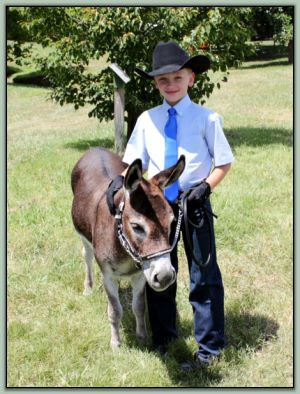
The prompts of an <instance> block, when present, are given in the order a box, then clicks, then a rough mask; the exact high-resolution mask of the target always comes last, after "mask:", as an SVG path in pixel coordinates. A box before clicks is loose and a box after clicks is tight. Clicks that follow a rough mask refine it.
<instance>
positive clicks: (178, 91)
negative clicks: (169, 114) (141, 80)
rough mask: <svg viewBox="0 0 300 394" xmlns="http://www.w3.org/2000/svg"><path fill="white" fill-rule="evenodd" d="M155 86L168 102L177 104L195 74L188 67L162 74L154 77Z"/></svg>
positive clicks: (191, 83) (192, 82) (190, 85)
mask: <svg viewBox="0 0 300 394" xmlns="http://www.w3.org/2000/svg"><path fill="white" fill-rule="evenodd" d="M154 81H155V86H156V87H157V89H158V90H159V92H160V94H161V95H162V96H163V97H164V99H165V100H166V101H167V102H168V103H169V104H170V105H172V106H173V105H175V104H177V103H178V102H179V101H180V100H181V99H182V98H183V97H184V96H185V95H186V94H187V91H188V88H189V87H192V86H193V84H194V81H195V74H194V73H193V71H192V70H190V69H189V68H183V69H182V70H179V71H175V72H173V73H167V74H162V75H159V76H157V77H154Z"/></svg>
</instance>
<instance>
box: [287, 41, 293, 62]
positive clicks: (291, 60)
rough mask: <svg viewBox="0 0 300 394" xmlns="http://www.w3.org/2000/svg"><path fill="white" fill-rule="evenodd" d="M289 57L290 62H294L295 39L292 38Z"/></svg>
mask: <svg viewBox="0 0 300 394" xmlns="http://www.w3.org/2000/svg"><path fill="white" fill-rule="evenodd" d="M288 51H289V54H288V59H289V63H290V64H292V63H293V62H294V40H290V41H289V43H288Z"/></svg>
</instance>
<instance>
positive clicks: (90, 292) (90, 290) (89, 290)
mask: <svg viewBox="0 0 300 394" xmlns="http://www.w3.org/2000/svg"><path fill="white" fill-rule="evenodd" d="M82 294H83V295H84V296H85V297H88V296H90V295H92V294H93V290H92V288H91V287H86V288H85V289H84V290H83V293H82Z"/></svg>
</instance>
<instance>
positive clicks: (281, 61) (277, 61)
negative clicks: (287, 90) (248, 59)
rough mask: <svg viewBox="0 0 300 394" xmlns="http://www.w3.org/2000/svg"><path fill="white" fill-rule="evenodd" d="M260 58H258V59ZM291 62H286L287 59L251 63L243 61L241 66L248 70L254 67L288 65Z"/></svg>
mask: <svg viewBox="0 0 300 394" xmlns="http://www.w3.org/2000/svg"><path fill="white" fill-rule="evenodd" d="M259 60H260V59H259ZM290 65H291V64H290V63H289V62H288V60H276V61H274V60H273V61H267V62H265V63H261V64H257V63H255V64H251V65H249V66H248V65H247V63H245V64H244V65H243V66H242V69H243V70H250V69H255V68H266V67H275V66H290Z"/></svg>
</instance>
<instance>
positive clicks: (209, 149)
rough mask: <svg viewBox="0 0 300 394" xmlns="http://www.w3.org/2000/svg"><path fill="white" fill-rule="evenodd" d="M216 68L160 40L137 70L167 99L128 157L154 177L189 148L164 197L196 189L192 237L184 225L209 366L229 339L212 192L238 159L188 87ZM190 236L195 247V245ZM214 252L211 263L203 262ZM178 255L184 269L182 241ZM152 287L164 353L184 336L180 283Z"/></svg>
mask: <svg viewBox="0 0 300 394" xmlns="http://www.w3.org/2000/svg"><path fill="white" fill-rule="evenodd" d="M209 67H210V61H209V59H208V58H207V57H206V56H202V55H198V56H194V57H192V58H189V56H188V55H187V53H186V52H185V51H184V50H183V49H182V48H181V47H180V46H179V45H177V44H176V43H175V42H172V41H170V42H166V43H165V42H160V43H158V45H157V46H156V47H155V49H154V52H153V70H152V71H151V72H145V71H143V70H141V69H137V72H138V73H139V74H140V75H141V76H143V77H147V78H151V79H154V83H155V86H156V88H157V89H158V90H159V92H160V94H161V95H162V96H163V98H164V101H163V104H162V105H160V106H158V107H155V108H152V109H150V110H148V111H145V112H144V113H143V114H142V115H141V116H140V117H139V119H138V120H137V123H136V126H135V128H134V130H133V133H132V135H131V137H130V139H129V141H128V144H127V147H126V151H125V154H124V157H123V161H124V162H125V163H128V164H130V163H132V161H133V160H134V159H136V158H140V159H141V160H142V163H143V170H145V171H146V170H148V175H149V178H150V177H152V176H153V175H155V174H156V173H158V172H159V171H161V170H163V169H164V168H167V167H169V166H171V165H173V164H175V162H176V161H177V158H178V157H179V156H180V155H181V154H183V155H185V158H186V167H185V170H184V172H183V174H182V175H181V177H180V178H179V182H177V183H175V184H173V185H171V186H170V187H169V188H168V189H166V190H165V196H166V198H167V199H168V200H169V202H170V204H171V205H172V207H173V209H174V211H176V202H177V201H178V196H180V193H182V192H186V191H188V190H191V192H190V193H189V195H188V217H189V219H190V220H191V221H192V222H193V224H191V223H189V224H188V229H189V237H188V236H187V234H186V231H185V228H183V229H182V232H183V241H184V247H185V252H186V254H187V259H188V264H189V273H190V294H189V301H190V303H191V305H192V308H193V314H194V333H195V338H196V341H197V343H198V346H199V349H198V351H197V352H196V353H195V355H194V358H195V361H196V363H198V364H200V365H208V364H209V363H210V362H211V361H212V359H213V358H214V357H216V356H218V355H219V354H220V352H221V350H222V349H223V347H224V346H225V338H224V290H223V283H222V278H221V273H220V270H219V267H218V264H217V260H216V251H215V238H214V229H213V220H212V217H211V215H208V214H204V213H203V212H204V211H205V212H207V211H208V212H209V211H210V210H211V208H210V202H209V195H210V194H211V191H212V190H213V189H214V188H215V187H216V186H217V185H218V184H219V183H220V182H221V181H222V179H223V178H224V177H225V175H226V174H227V172H228V171H229V169H230V165H231V163H232V161H233V154H232V152H231V149H230V146H229V144H228V142H227V140H226V137H225V136H224V133H223V130H222V126H221V121H220V118H219V116H218V115H217V114H216V113H215V112H213V111H211V110H208V109H205V108H203V107H201V106H200V105H198V104H195V103H193V102H192V101H191V100H190V98H189V96H188V93H187V92H188V88H189V87H192V86H193V83H194V80H195V75H196V74H199V73H202V72H205V71H207V70H208V69H209ZM174 133H175V134H174ZM123 175H124V174H123ZM121 185H122V177H118V179H117V178H116V179H115V180H114V181H113V182H112V184H111V185H110V187H109V188H110V189H111V190H110V192H112V191H113V190H116V189H118V188H120V187H121ZM202 219H204V221H203V220H202ZM195 225H196V226H195ZM197 226H198V227H197ZM190 240H192V248H193V250H192V251H191V250H189V245H190V244H191V242H190ZM209 254H210V259H209V263H208V264H207V265H205V266H203V265H201V262H205V261H207V259H208V256H209ZM171 260H172V264H173V266H174V268H175V270H176V271H177V270H178V258H177V248H175V249H173V251H172V253H171ZM146 294H147V302H148V311H149V320H150V325H151V329H152V338H153V344H154V346H155V348H156V349H157V350H158V351H160V352H161V353H163V354H164V353H165V352H166V347H167V345H168V343H169V342H171V341H172V340H174V339H176V338H177V337H178V335H177V329H176V301H175V297H176V283H175V284H174V285H172V286H170V287H169V288H168V289H167V290H166V291H164V292H161V293H157V292H155V291H154V290H152V289H151V288H150V287H149V286H148V285H147V287H146Z"/></svg>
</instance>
